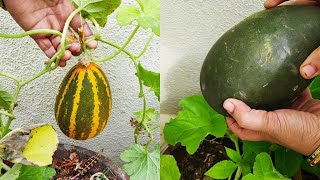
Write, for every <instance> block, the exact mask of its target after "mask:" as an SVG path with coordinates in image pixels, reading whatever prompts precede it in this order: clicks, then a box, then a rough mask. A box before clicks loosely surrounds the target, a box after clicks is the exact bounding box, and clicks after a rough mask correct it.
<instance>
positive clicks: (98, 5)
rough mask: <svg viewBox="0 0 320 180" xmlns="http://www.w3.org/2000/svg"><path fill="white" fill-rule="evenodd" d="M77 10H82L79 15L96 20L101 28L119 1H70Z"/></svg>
mask: <svg viewBox="0 0 320 180" xmlns="http://www.w3.org/2000/svg"><path fill="white" fill-rule="evenodd" d="M72 1H73V3H74V5H75V6H76V7H77V8H78V7H80V8H83V9H82V11H81V15H82V16H83V17H84V18H88V17H89V16H91V17H93V18H94V19H96V21H97V22H98V24H99V25H100V26H101V27H104V26H105V24H106V23H107V16H108V15H110V14H111V13H113V12H114V11H115V10H116V9H117V8H118V7H119V5H120V4H121V0H72Z"/></svg>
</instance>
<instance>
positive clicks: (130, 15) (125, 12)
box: [117, 5, 141, 26]
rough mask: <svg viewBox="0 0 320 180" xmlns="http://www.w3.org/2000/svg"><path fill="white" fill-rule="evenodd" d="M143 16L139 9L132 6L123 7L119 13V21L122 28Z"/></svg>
mask: <svg viewBox="0 0 320 180" xmlns="http://www.w3.org/2000/svg"><path fill="white" fill-rule="evenodd" d="M140 16H141V14H140V11H139V9H138V8H136V7H135V6H132V5H128V6H122V7H120V8H119V10H118V13H117V21H118V23H119V25H120V26H126V25H130V24H132V22H133V21H134V20H136V19H138V18H139V17H140Z"/></svg>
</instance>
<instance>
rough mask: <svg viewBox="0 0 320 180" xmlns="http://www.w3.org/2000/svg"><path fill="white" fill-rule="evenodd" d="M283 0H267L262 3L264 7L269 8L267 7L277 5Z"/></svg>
mask: <svg viewBox="0 0 320 180" xmlns="http://www.w3.org/2000/svg"><path fill="white" fill-rule="evenodd" d="M284 1H285V0H267V1H266V2H265V3H264V7H265V8H267V9H269V8H273V7H275V6H278V5H279V4H281V3H283V2H284Z"/></svg>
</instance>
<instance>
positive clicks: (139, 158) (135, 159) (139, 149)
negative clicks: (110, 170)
mask: <svg viewBox="0 0 320 180" xmlns="http://www.w3.org/2000/svg"><path fill="white" fill-rule="evenodd" d="M120 159H121V160H122V161H124V162H126V163H127V164H125V165H124V166H123V169H124V170H125V171H126V172H127V173H128V175H129V176H130V180H142V179H148V180H158V179H160V146H159V145H157V146H156V147H155V149H154V151H153V152H148V151H147V150H146V148H145V147H144V146H141V145H139V144H133V145H131V147H130V149H129V150H126V151H124V152H123V153H121V155H120Z"/></svg>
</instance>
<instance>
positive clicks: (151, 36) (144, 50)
mask: <svg viewBox="0 0 320 180" xmlns="http://www.w3.org/2000/svg"><path fill="white" fill-rule="evenodd" d="M153 36H154V34H153V33H152V34H151V35H150V37H149V39H148V41H147V43H146V45H145V46H144V48H143V50H142V51H141V52H140V53H139V54H138V55H137V56H135V58H136V59H139V58H140V57H141V56H142V55H143V54H144V53H145V52H146V51H147V49H148V47H149V45H150V43H151V40H152V38H153Z"/></svg>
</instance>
